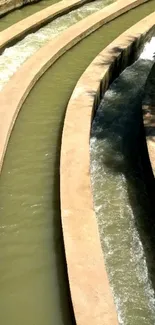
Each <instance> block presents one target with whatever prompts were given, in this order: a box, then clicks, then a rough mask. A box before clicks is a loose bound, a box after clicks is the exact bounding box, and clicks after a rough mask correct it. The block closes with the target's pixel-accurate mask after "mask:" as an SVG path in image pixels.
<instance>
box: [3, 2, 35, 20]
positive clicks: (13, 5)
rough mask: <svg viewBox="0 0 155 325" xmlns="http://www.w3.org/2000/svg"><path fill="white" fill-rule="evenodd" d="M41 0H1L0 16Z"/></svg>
mask: <svg viewBox="0 0 155 325" xmlns="http://www.w3.org/2000/svg"><path fill="white" fill-rule="evenodd" d="M39 1H41V0H0V16H2V15H4V14H6V13H8V12H10V11H12V10H14V9H17V8H20V7H22V6H24V5H26V4H29V3H35V2H39Z"/></svg>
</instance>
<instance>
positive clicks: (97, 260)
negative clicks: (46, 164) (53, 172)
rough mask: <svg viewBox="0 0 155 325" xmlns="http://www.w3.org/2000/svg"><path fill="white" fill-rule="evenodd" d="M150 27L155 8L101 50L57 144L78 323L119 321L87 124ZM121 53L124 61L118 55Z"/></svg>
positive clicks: (153, 23)
mask: <svg viewBox="0 0 155 325" xmlns="http://www.w3.org/2000/svg"><path fill="white" fill-rule="evenodd" d="M154 26H155V13H153V14H151V15H149V16H148V17H146V18H144V19H142V20H141V21H140V22H139V23H137V24H136V25H134V26H133V27H131V28H130V29H128V30H127V31H126V32H125V33H123V34H122V35H121V36H119V37H118V38H117V39H116V40H115V41H113V42H112V43H111V44H110V45H109V46H108V47H107V48H106V49H104V50H103V51H102V52H101V53H100V54H99V55H98V56H97V57H96V59H95V60H94V61H93V62H92V63H91V64H90V66H89V67H88V68H87V69H86V71H85V72H84V74H83V75H82V76H81V78H80V79H79V81H78V83H77V85H76V87H75V89H74V91H73V94H72V96H71V99H70V101H69V104H68V107H67V112H66V117H65V123H64V129H63V136H62V147H61V163H60V198H61V216H62V227H63V236H64V243H65V253H66V260H67V268H68V276H69V284H70V291H71V297H72V302H73V309H74V313H75V317H76V322H77V324H78V325H81V324H82V325H83V324H92V325H101V324H106V325H112V324H118V322H117V319H116V311H115V307H114V303H113V298H112V294H111V289H110V286H109V281H108V276H107V273H106V268H105V263H104V257H103V253H102V249H101V244H100V238H99V232H98V226H97V222H96V216H95V212H94V208H93V197H92V191H91V181H90V157H89V138H90V129H91V123H92V119H93V115H94V110H95V109H96V107H97V106H98V104H99V102H100V99H101V97H102V95H103V94H104V92H105V91H106V89H107V88H108V85H109V83H110V82H111V80H112V74H113V71H114V70H115V69H116V67H117V68H118V65H119V68H120V71H121V70H122V68H123V67H124V68H125V67H126V66H127V65H128V63H129V62H128V59H126V58H127V57H130V60H131V58H132V56H133V53H134V49H136V48H137V47H138V46H140V47H141V45H142V44H143V42H144V41H145V40H147V38H149V37H150V36H151V33H152V31H153V28H154ZM133 45H134V46H133ZM123 53H124V58H125V60H122V58H123ZM125 54H126V56H125ZM122 62H123V67H122ZM92 94H94V95H93V96H92ZM101 279H102V281H101ZM88 307H89V310H91V313H89V312H88Z"/></svg>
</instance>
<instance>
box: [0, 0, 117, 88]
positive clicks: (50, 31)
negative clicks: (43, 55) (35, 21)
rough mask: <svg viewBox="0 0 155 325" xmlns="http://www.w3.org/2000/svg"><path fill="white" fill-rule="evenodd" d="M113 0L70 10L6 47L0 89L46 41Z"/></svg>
mask: <svg viewBox="0 0 155 325" xmlns="http://www.w3.org/2000/svg"><path fill="white" fill-rule="evenodd" d="M112 2H113V0H96V1H93V2H90V3H88V4H85V5H83V6H82V7H80V8H78V9H76V10H72V11H70V12H69V13H68V14H66V15H63V16H62V17H59V18H57V19H55V20H53V21H52V22H50V23H49V24H47V25H46V26H44V27H42V28H40V29H39V30H38V31H36V32H35V33H30V34H29V35H28V36H26V37H25V38H23V39H22V40H21V41H20V42H17V44H15V45H14V46H11V47H9V48H6V49H5V51H4V52H3V53H2V55H1V56H0V91H1V90H2V89H3V87H4V85H5V84H6V83H7V82H8V81H9V79H10V78H11V76H12V75H13V74H14V73H15V72H16V71H17V70H18V69H19V67H20V66H21V65H22V64H23V63H24V62H25V61H26V60H27V59H28V58H29V57H30V56H32V55H33V54H34V53H35V52H37V51H38V50H39V49H40V48H41V47H42V46H43V45H45V44H46V43H47V42H48V41H51V40H52V39H54V38H55V37H57V36H58V35H60V34H61V33H62V32H63V31H64V30H65V29H67V28H68V27H70V26H71V25H73V24H76V23H77V22H78V21H80V20H82V19H84V18H85V17H87V16H88V15H90V14H93V13H95V12H97V11H99V10H100V9H103V7H105V6H106V5H108V4H110V3H112Z"/></svg>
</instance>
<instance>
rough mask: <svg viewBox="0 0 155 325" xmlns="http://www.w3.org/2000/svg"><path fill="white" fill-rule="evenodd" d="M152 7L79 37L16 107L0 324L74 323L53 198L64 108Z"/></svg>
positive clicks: (0, 269) (1, 186)
mask: <svg viewBox="0 0 155 325" xmlns="http://www.w3.org/2000/svg"><path fill="white" fill-rule="evenodd" d="M153 10H154V1H151V2H150V3H149V5H148V4H147V6H146V5H143V6H141V7H140V8H137V9H134V11H132V12H129V13H127V14H125V15H122V16H121V17H120V18H117V19H115V20H114V21H112V22H110V23H108V24H107V25H106V26H104V27H102V28H101V29H100V30H98V31H96V32H94V33H93V34H92V35H90V36H89V37H87V38H86V39H85V40H83V41H81V42H80V43H79V44H78V45H76V46H75V47H74V48H73V49H71V50H70V51H68V52H67V53H66V54H65V55H64V56H63V57H61V58H60V59H59V60H58V61H57V62H56V63H55V64H54V65H53V67H52V68H50V69H49V70H48V71H47V72H46V74H44V76H43V77H42V78H41V79H40V80H39V81H38V82H37V84H36V85H35V87H34V88H33V90H32V91H31V93H30V95H29V96H28V98H27V99H26V101H25V103H24V105H23V107H22V110H21V112H20V114H19V117H18V119H17V122H16V124H15V127H14V130H13V133H12V136H11V139H10V142H9V146H8V150H7V153H6V156H5V163H4V166H3V169H2V174H1V181H0V199H1V205H0V206H1V211H2V213H1V215H2V216H1V231H2V236H1V238H0V240H1V253H0V256H1V261H3V262H2V263H1V266H0V281H1V293H0V297H1V298H0V300H1V302H0V305H1V321H2V322H3V324H9V323H10V322H11V324H13V325H16V324H17V323H22V324H23V325H24V324H27V323H29V324H33V323H35V324H40V325H42V324H43V323H44V324H51V323H53V324H55V323H57V324H65V323H67V324H70V323H72V322H73V319H72V318H71V314H72V312H71V309H70V302H69V298H68V292H69V291H68V287H67V276H66V270H65V263H64V262H63V261H64V251H63V245H62V233H61V222H60V219H61V217H60V202H59V155H60V142H61V132H62V125H63V119H64V113H65V107H66V104H67V101H68V99H69V97H70V94H71V92H72V89H73V87H74V85H75V83H76V81H77V79H78V78H79V76H80V74H81V73H82V71H83V70H84V69H85V68H86V67H87V65H88V64H89V62H91V60H92V59H93V58H94V57H95V56H96V55H97V53H98V52H99V51H100V50H101V49H102V48H103V47H104V46H106V45H107V44H108V43H110V41H112V40H113V39H114V38H115V37H116V36H117V35H119V34H120V33H121V32H122V31H123V30H125V29H126V28H128V27H129V26H131V25H132V24H134V23H135V22H136V21H138V20H140V19H141V18H143V17H144V16H145V15H146V14H147V13H149V12H151V11H153ZM108 31H110V35H109V34H108V33H107V32H108ZM103 35H104V39H103ZM88 49H91V51H88ZM77 67H78V68H77ZM32 216H33V218H32ZM34 221H35V222H34ZM33 222H34V223H33ZM53 247H55V252H53V249H51V248H53ZM10 265H11V268H10ZM89 312H90V311H89ZM90 317H91V314H90ZM77 323H79V322H77ZM94 324H95V323H94ZM105 324H106V323H105ZM107 324H109V323H108V322H107Z"/></svg>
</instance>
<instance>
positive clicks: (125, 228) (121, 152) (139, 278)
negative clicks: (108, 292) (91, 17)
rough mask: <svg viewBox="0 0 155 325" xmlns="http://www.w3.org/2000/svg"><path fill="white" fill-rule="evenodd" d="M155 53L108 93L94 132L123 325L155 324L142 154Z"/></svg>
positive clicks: (94, 163) (104, 236)
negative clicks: (143, 107)
mask: <svg viewBox="0 0 155 325" xmlns="http://www.w3.org/2000/svg"><path fill="white" fill-rule="evenodd" d="M154 54H155V37H153V38H152V40H151V41H150V43H148V44H147V45H146V46H145V48H144V50H143V53H142V54H141V55H140V58H139V59H138V60H137V61H136V62H135V63H134V64H133V65H131V66H130V67H128V68H127V69H126V70H125V71H124V72H123V73H122V74H121V75H120V76H119V77H118V78H117V79H116V80H115V81H114V82H113V83H112V85H111V86H110V88H109V89H108V91H107V92H106V93H105V96H104V97H103V100H102V101H101V103H100V105H99V108H98V110H97V112H96V115H95V118H94V121H93V125H92V131H91V141H90V148H91V178H92V187H93V195H94V205H95V211H96V215H97V221H98V226H99V231H100V238H101V243H102V248H103V252H104V256H105V261H106V266H107V270H108V274H109V278H110V283H111V286H112V289H113V294H114V298H115V303H116V306H117V311H118V315H119V323H120V324H123V325H134V324H136V325H144V324H145V325H151V324H152V325H153V324H155V293H154V281H153V282H152V279H153V278H154V275H155V273H154V274H152V273H151V272H152V271H155V269H154V266H152V265H153V264H154V258H153V254H154V253H153V251H154V247H152V246H151V244H150V238H149V232H148V231H147V229H146V228H145V226H146V220H147V223H148V225H149V218H150V219H151V218H152V213H151V208H150V203H149V198H148V193H147V190H146V185H145V182H144V175H143V174H144V170H143V166H142V164H141V159H142V158H141V155H142V152H141V150H140V148H141V141H142V140H141V139H140V130H141V115H142V112H141V103H142V94H143V87H144V84H145V82H146V79H147V76H148V74H149V72H150V69H151V67H152V64H153V61H154ZM150 235H151V234H150ZM150 271H151V272H150Z"/></svg>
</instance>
